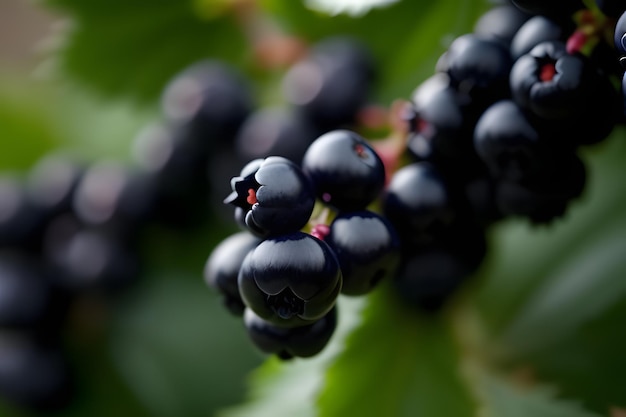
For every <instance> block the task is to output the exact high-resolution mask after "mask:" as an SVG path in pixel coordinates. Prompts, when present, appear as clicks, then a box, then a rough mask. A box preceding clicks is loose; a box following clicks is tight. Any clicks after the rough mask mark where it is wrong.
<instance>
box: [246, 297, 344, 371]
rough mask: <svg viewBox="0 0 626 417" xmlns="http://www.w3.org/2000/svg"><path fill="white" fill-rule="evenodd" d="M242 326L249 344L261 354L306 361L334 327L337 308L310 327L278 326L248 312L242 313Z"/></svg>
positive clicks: (308, 325)
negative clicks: (255, 347)
mask: <svg viewBox="0 0 626 417" xmlns="http://www.w3.org/2000/svg"><path fill="white" fill-rule="evenodd" d="M244 324H245V326H246V330H247V331H248V335H249V336H250V339H251V340H252V342H253V343H254V344H255V345H256V346H257V347H258V348H259V349H260V350H262V351H263V352H266V353H274V354H276V355H278V357H280V358H281V359H291V358H293V357H301V358H308V357H311V356H315V355H317V354H318V353H320V352H321V351H322V350H323V349H324V348H325V347H326V345H327V344H328V342H329V340H330V338H331V337H332V335H333V333H334V332H335V328H336V327H337V307H336V306H335V307H333V308H332V309H331V310H330V311H329V312H328V313H327V314H326V315H325V316H324V317H322V318H321V319H319V320H315V321H314V322H312V323H311V324H307V325H304V326H299V327H281V326H277V325H275V324H272V323H270V322H268V321H266V320H263V319H262V318H261V317H259V316H257V315H256V314H255V313H254V312H253V311H252V310H251V309H249V308H248V309H246V311H245V313H244Z"/></svg>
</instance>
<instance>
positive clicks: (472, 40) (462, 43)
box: [446, 34, 511, 107]
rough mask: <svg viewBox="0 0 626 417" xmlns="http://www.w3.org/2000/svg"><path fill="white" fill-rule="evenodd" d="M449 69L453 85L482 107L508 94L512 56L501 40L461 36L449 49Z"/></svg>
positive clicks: (447, 65) (447, 59) (447, 64)
mask: <svg viewBox="0 0 626 417" xmlns="http://www.w3.org/2000/svg"><path fill="white" fill-rule="evenodd" d="M446 68H447V73H448V75H450V79H451V81H452V85H453V86H454V87H455V88H456V89H457V90H458V91H459V92H460V93H462V94H466V95H468V96H469V97H471V99H472V100H473V101H475V102H476V105H478V106H479V107H483V106H484V105H485V104H484V103H491V102H493V101H495V100H498V99H501V98H504V97H506V95H507V94H508V75H509V70H510V68H511V57H510V54H509V50H508V48H507V47H506V46H504V45H503V44H502V43H501V42H498V41H493V40H488V39H483V38H481V37H479V36H477V35H474V34H466V35H462V36H460V37H458V38H456V39H455V40H454V41H453V42H452V44H451V45H450V47H449V48H448V51H447V52H446Z"/></svg>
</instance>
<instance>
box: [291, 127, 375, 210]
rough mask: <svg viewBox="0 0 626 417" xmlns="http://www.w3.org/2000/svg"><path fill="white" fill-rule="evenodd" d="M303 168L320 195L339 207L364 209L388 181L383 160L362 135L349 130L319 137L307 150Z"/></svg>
mask: <svg viewBox="0 0 626 417" xmlns="http://www.w3.org/2000/svg"><path fill="white" fill-rule="evenodd" d="M302 169H303V170H304V172H305V173H306V174H307V175H308V176H309V177H310V178H311V180H312V181H313V184H314V187H315V193H316V194H317V197H318V198H319V199H320V200H322V201H323V202H324V203H325V204H328V205H330V206H333V207H335V208H337V209H339V210H360V209H364V208H365V207H366V206H367V205H369V204H370V203H371V202H372V201H374V200H375V199H376V198H377V197H378V196H379V194H380V192H381V191H382V189H383V186H384V185H385V167H384V165H383V162H382V160H381V159H380V157H379V156H378V154H377V153H376V151H374V149H373V148H372V147H371V146H370V145H369V144H368V143H367V141H366V140H365V139H364V138H363V137H361V136H360V135H359V134H357V133H355V132H352V131H349V130H334V131H331V132H328V133H325V134H323V135H322V136H320V137H319V138H317V139H316V140H315V141H314V142H313V143H312V144H311V146H309V149H308V150H307V151H306V153H305V154H304V158H303V160H302Z"/></svg>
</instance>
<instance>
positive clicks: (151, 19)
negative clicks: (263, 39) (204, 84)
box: [46, 0, 245, 102]
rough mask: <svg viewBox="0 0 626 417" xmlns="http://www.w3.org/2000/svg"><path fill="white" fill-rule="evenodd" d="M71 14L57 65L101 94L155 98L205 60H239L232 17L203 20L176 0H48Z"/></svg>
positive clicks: (187, 4) (238, 40)
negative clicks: (179, 74)
mask: <svg viewBox="0 0 626 417" xmlns="http://www.w3.org/2000/svg"><path fill="white" fill-rule="evenodd" d="M46 4H47V5H49V6H50V7H53V8H60V9H61V10H62V11H64V12H66V13H68V14H69V15H70V16H71V17H72V18H73V20H72V22H71V24H70V25H69V28H68V30H67V31H66V33H65V40H64V43H63V44H62V47H61V48H62V49H61V51H60V54H59V61H60V62H59V66H60V67H61V68H62V69H63V70H65V71H67V72H68V73H69V74H70V75H71V76H73V77H74V78H75V79H77V80H79V81H80V82H82V83H83V84H84V85H87V86H90V87H91V88H92V89H94V90H95V91H97V92H99V93H101V94H102V95H104V96H106V97H120V96H123V97H130V98H133V99H136V100H138V101H140V102H146V101H153V100H154V99H156V98H157V97H158V96H159V94H160V92H161V90H162V89H163V87H164V86H165V84H166V83H167V81H169V80H170V79H171V77H172V76H173V75H174V74H176V73H177V72H178V71H179V70H181V69H183V68H184V67H186V66H187V65H190V64H191V63H193V62H196V61H197V60H200V59H205V58H209V57H212V58H221V59H225V60H228V61H236V62H242V60H243V58H244V56H243V52H244V51H245V48H243V39H242V34H241V31H240V30H238V28H237V27H236V25H235V24H234V22H233V21H232V19H230V18H228V17H226V16H213V17H212V18H210V19H206V20H205V19H204V18H203V17H202V16H200V14H199V12H198V11H197V10H196V9H195V8H194V4H193V2H190V1H178V0H158V1H151V0H135V1H131V2H128V1H104V0H94V1H81V0H47V1H46Z"/></svg>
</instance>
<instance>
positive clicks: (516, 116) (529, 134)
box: [474, 100, 551, 181]
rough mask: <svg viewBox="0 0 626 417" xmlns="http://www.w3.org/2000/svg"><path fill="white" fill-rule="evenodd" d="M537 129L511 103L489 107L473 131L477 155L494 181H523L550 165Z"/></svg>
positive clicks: (503, 102) (508, 101)
mask: <svg viewBox="0 0 626 417" xmlns="http://www.w3.org/2000/svg"><path fill="white" fill-rule="evenodd" d="M541 145H542V141H541V140H540V135H539V132H538V131H537V129H536V128H535V127H534V126H533V125H532V123H530V122H529V120H528V119H527V118H526V116H525V115H524V113H523V111H522V110H521V109H520V108H519V106H517V104H515V102H513V101H511V100H502V101H499V102H497V103H494V104H493V105H492V106H491V107H489V108H488V109H487V110H486V111H485V113H483V115H482V117H481V118H480V119H479V120H478V123H477V124H476V128H475V130H474V146H475V148H476V152H477V153H478V155H479V156H480V157H481V159H482V160H483V161H484V162H485V164H486V165H487V167H488V168H489V170H490V171H491V173H492V175H493V176H494V177H495V178H500V179H505V180H510V181H522V180H527V179H529V178H531V177H534V176H537V175H539V174H541V173H542V172H543V171H542V170H541V168H542V167H543V166H545V165H548V164H550V163H551V160H550V158H549V157H550V156H551V155H550V154H549V153H548V152H546V150H547V147H543V146H541Z"/></svg>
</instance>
